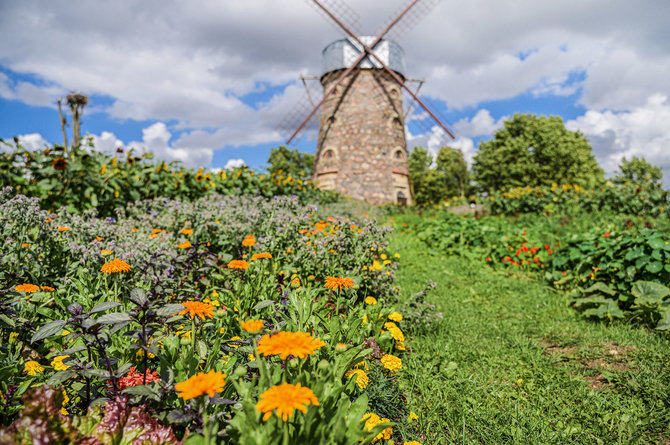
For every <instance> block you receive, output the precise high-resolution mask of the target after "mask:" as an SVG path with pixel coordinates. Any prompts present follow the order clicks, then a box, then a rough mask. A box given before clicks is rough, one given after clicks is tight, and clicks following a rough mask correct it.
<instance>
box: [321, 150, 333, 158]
mask: <svg viewBox="0 0 670 445" xmlns="http://www.w3.org/2000/svg"><path fill="white" fill-rule="evenodd" d="M323 157H324V158H325V159H332V158H333V150H326V152H325V153H324V154H323Z"/></svg>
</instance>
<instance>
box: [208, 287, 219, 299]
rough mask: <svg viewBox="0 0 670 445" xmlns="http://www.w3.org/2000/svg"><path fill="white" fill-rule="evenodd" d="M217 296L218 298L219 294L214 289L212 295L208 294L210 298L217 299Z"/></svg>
mask: <svg viewBox="0 0 670 445" xmlns="http://www.w3.org/2000/svg"><path fill="white" fill-rule="evenodd" d="M218 296H219V293H218V292H217V291H216V289H214V290H213V291H212V293H211V294H210V297H212V298H216V297H218Z"/></svg>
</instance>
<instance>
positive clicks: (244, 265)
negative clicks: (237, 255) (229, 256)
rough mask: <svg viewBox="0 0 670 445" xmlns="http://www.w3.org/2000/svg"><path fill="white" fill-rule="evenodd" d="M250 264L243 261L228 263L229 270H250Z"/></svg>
mask: <svg viewBox="0 0 670 445" xmlns="http://www.w3.org/2000/svg"><path fill="white" fill-rule="evenodd" d="M248 268H249V263H247V262H246V261H243V260H233V261H231V262H230V263H228V269H248Z"/></svg>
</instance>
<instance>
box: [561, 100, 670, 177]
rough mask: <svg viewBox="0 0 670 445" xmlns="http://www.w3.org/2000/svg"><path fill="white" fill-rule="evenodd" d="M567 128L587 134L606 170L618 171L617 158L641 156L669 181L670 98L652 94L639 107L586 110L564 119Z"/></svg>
mask: <svg viewBox="0 0 670 445" xmlns="http://www.w3.org/2000/svg"><path fill="white" fill-rule="evenodd" d="M566 127H567V128H568V129H569V130H572V131H576V130H580V131H581V132H582V133H584V135H585V136H586V137H588V139H589V141H590V143H591V146H592V147H593V152H594V154H595V156H596V158H597V159H598V161H599V163H600V165H601V166H602V167H603V169H604V170H605V172H606V173H608V174H610V175H611V174H613V173H615V172H616V171H617V170H618V165H619V163H620V161H621V158H623V157H626V158H627V159H630V158H632V157H633V156H638V157H644V158H645V159H646V160H647V161H649V162H651V163H652V164H655V165H658V166H659V167H661V168H662V169H663V176H664V180H665V184H670V132H669V131H668V129H670V101H669V100H668V97H667V96H664V95H660V94H656V95H652V96H651V97H649V98H648V99H647V101H646V103H645V104H644V105H643V106H639V107H635V108H633V109H632V110H630V111H626V112H613V111H609V110H608V111H603V112H600V111H596V110H589V111H587V112H586V113H585V114H584V115H583V116H579V117H578V118H577V119H574V120H570V121H567V122H566Z"/></svg>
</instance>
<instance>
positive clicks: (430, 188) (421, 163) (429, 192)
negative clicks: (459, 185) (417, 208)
mask: <svg viewBox="0 0 670 445" xmlns="http://www.w3.org/2000/svg"><path fill="white" fill-rule="evenodd" d="M432 164H433V157H432V156H431V155H430V153H428V150H426V149H425V148H422V147H414V150H412V153H411V154H410V155H409V177H410V181H411V184H412V195H413V196H414V202H415V203H417V204H419V205H421V204H428V203H429V202H436V201H439V200H440V196H443V194H444V192H445V191H444V190H440V187H439V186H440V184H439V183H438V182H437V181H436V180H435V170H433V169H432V168H431V165H432Z"/></svg>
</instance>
